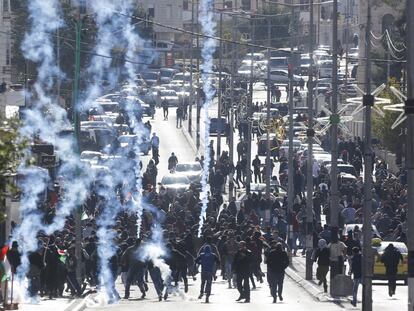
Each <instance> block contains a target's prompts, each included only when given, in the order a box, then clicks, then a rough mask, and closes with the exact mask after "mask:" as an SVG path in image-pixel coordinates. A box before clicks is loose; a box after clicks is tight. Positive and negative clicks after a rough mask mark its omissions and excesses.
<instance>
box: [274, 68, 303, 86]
mask: <svg viewBox="0 0 414 311" xmlns="http://www.w3.org/2000/svg"><path fill="white" fill-rule="evenodd" d="M292 79H293V84H294V85H297V84H298V83H299V81H300V79H301V78H300V76H298V75H295V74H294V75H293V77H292ZM270 80H271V81H272V82H274V83H289V82H290V78H289V73H288V71H287V70H283V69H278V70H271V71H270Z"/></svg>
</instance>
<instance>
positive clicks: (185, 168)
mask: <svg viewBox="0 0 414 311" xmlns="http://www.w3.org/2000/svg"><path fill="white" fill-rule="evenodd" d="M175 171H176V172H177V173H180V174H181V175H185V176H187V178H188V179H189V180H190V181H191V182H195V183H199V182H201V176H202V174H203V168H202V167H201V164H200V163H199V162H186V163H178V164H177V165H176V166H175Z"/></svg>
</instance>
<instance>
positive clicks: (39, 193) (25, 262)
mask: <svg viewBox="0 0 414 311" xmlns="http://www.w3.org/2000/svg"><path fill="white" fill-rule="evenodd" d="M19 173H20V174H22V176H24V178H23V180H22V181H21V182H20V183H19V187H20V189H21V191H22V196H21V200H20V206H21V215H20V216H21V218H22V219H23V221H22V223H21V224H20V225H19V226H18V227H17V229H16V231H15V232H14V238H15V239H16V240H18V243H19V246H20V249H21V251H22V255H23V256H22V257H21V265H20V266H19V268H18V273H17V274H18V276H19V281H20V282H22V281H23V279H24V277H25V274H26V272H27V271H28V270H29V266H30V262H29V257H28V254H29V252H31V251H36V250H37V248H38V246H39V244H38V240H37V237H36V233H37V232H39V230H40V229H41V224H42V221H43V214H42V213H41V212H40V210H39V208H38V206H39V204H40V202H41V201H42V199H43V197H44V196H45V191H46V189H47V185H48V183H49V181H50V180H49V174H48V172H47V170H45V169H41V168H38V167H25V166H21V167H20V169H19ZM34 180H36V182H35V183H34V182H33V181H34Z"/></svg>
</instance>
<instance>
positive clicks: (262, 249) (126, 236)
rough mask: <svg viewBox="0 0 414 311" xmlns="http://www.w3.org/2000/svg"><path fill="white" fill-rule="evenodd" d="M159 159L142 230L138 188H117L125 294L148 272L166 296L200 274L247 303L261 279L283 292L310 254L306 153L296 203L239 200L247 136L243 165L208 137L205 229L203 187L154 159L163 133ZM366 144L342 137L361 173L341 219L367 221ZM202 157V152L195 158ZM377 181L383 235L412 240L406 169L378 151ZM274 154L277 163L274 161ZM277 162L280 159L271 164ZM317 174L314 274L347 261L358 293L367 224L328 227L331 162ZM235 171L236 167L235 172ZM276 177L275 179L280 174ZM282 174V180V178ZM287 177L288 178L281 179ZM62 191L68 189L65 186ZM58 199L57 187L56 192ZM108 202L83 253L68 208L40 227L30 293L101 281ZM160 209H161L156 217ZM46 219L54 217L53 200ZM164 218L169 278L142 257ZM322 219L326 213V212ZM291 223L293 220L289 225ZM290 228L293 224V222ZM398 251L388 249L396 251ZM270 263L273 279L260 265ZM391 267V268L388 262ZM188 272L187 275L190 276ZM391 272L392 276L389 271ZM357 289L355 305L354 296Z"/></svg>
mask: <svg viewBox="0 0 414 311" xmlns="http://www.w3.org/2000/svg"><path fill="white" fill-rule="evenodd" d="M327 141H329V138H327V139H326V140H324V141H323V147H324V148H325V149H326V150H329V145H328V144H327ZM151 144H152V155H153V159H152V160H150V162H149V164H148V166H147V168H146V170H145V171H143V172H144V173H143V189H144V190H143V194H142V199H143V201H144V202H145V203H146V204H149V205H152V206H154V207H155V209H156V210H157V215H156V214H155V213H154V211H153V210H145V211H144V212H143V215H142V226H141V232H140V235H139V236H140V238H137V236H138V234H137V226H136V221H137V218H136V215H134V214H132V213H130V212H128V211H129V209H128V208H127V206H128V205H129V204H131V200H132V198H131V196H130V195H129V196H128V195H123V194H122V193H121V192H122V191H120V192H119V197H118V199H119V201H120V202H119V203H120V206H122V208H121V210H120V211H119V214H118V216H117V218H116V222H115V223H114V224H113V226H112V228H110V230H113V231H114V232H115V236H116V237H115V239H114V241H113V242H114V245H115V247H116V250H117V251H116V254H115V255H114V256H113V257H112V258H111V259H110V269H111V271H112V275H113V278H114V280H117V279H119V280H121V282H122V283H123V284H124V289H125V291H124V298H125V299H128V298H129V297H130V287H131V285H137V286H138V288H139V290H140V292H141V297H142V298H144V297H145V296H146V293H147V291H148V281H149V278H151V280H152V283H153V286H154V288H155V290H156V293H157V295H158V299H159V300H160V301H161V300H162V299H164V300H166V299H168V297H169V295H170V294H171V292H173V291H177V290H180V288H181V287H180V284H181V282H182V283H183V284H184V289H183V291H184V292H187V291H188V282H189V281H191V280H194V279H195V278H196V277H198V276H197V275H198V274H199V273H200V277H201V289H200V295H199V299H201V298H203V297H204V296H205V299H206V302H209V297H210V294H211V290H212V283H213V280H216V279H217V277H221V278H223V279H224V280H226V281H227V283H228V287H229V288H233V287H234V288H236V289H237V290H238V292H239V297H238V299H237V301H242V300H244V302H250V301H251V294H250V289H251V287H252V288H253V289H254V288H255V287H256V283H257V282H260V283H263V282H265V281H266V282H267V283H268V285H269V286H270V290H271V295H272V297H273V302H277V300H278V299H279V300H280V301H282V300H283V280H284V273H285V269H286V268H287V267H288V265H289V257H288V254H292V256H298V251H299V250H302V254H304V253H305V250H306V246H305V232H306V222H307V220H306V198H305V196H304V192H305V190H306V189H305V184H306V183H305V180H306V172H307V170H306V165H307V162H306V161H303V159H302V158H301V157H300V155H297V156H296V157H295V158H294V160H293V161H294V173H293V175H292V176H293V185H294V194H295V199H294V204H293V210H292V211H290V212H289V211H288V208H287V207H288V204H287V198H286V196H285V197H281V196H280V194H279V193H274V194H271V195H266V194H264V193H261V192H260V191H259V192H253V193H249V194H247V195H245V196H244V197H243V199H242V200H240V199H236V198H232V199H230V200H227V199H226V196H224V194H225V192H226V189H227V184H228V183H233V182H235V184H236V185H237V186H238V188H242V187H245V186H246V184H245V178H246V170H247V169H249V168H248V167H250V166H249V165H248V163H247V162H246V152H247V148H246V143H245V140H240V142H239V144H238V145H237V153H238V161H237V163H236V165H235V166H234V164H233V163H232V161H231V160H230V159H229V155H228V153H227V152H225V151H224V152H223V153H222V154H221V155H220V157H218V158H217V159H215V152H214V148H213V144H212V143H211V144H210V151H211V158H210V174H209V184H210V186H211V189H210V193H209V197H208V206H207V214H206V218H205V222H204V226H203V227H202V228H201V235H200V236H198V232H199V229H200V228H199V216H200V211H201V204H200V192H199V188H198V187H189V189H188V190H186V191H184V192H178V193H171V192H170V191H167V190H166V188H165V187H164V186H163V185H162V184H159V183H158V182H157V165H158V163H159V160H158V157H159V147H160V141H159V138H158V137H157V136H156V135H155V133H154V135H153V137H152V139H151ZM362 149H363V144H362V142H361V140H360V139H359V138H355V139H354V140H348V141H346V140H341V141H340V142H339V153H338V155H339V156H340V158H341V159H342V161H343V162H344V163H349V164H352V165H353V166H354V168H355V170H356V172H357V175H358V176H357V178H355V179H343V178H341V177H340V176H339V177H338V186H339V193H340V203H339V207H340V213H339V219H338V221H339V226H340V227H341V228H342V227H343V226H344V225H346V224H361V223H362V208H363V181H362V178H361V177H359V176H360V173H361V171H362V162H363V159H362V152H361V150H362ZM196 160H197V161H199V162H200V164H201V165H203V163H204V161H205V159H204V157H201V158H197V159H196ZM278 160H279V161H280V170H279V179H280V180H281V179H282V177H283V174H284V173H285V170H286V169H287V160H286V159H283V158H280V159H278ZM374 160H375V161H374V172H375V179H374V189H373V190H372V191H373V215H372V222H373V224H375V225H376V227H377V229H378V231H379V233H380V235H381V237H382V239H384V240H390V241H398V242H404V243H406V230H407V228H406V214H407V178H406V173H405V172H404V171H403V170H401V171H400V172H399V173H398V174H396V175H394V174H392V173H390V172H388V169H387V165H386V163H385V162H384V161H382V160H379V159H377V158H375V159H374ZM178 161H179V160H178V158H177V156H176V155H175V154H174V153H172V154H171V156H170V158H169V160H168V169H171V170H173V169H174V167H175V165H176V164H177V163H178ZM272 163H273V162H272ZM252 166H253V174H254V176H255V179H256V181H257V179H258V180H259V182H260V181H261V178H260V177H259V176H260V173H261V171H260V168H261V167H263V166H262V164H261V162H260V159H259V158H258V157H257V158H255V159H254V160H253V163H252ZM272 171H274V164H273V166H272ZM312 172H313V173H312V174H313V181H314V196H313V216H314V217H313V223H314V226H313V227H314V232H313V237H314V238H313V242H314V243H313V244H314V252H313V259H314V260H315V262H317V265H318V270H317V278H318V280H319V281H320V285H323V288H324V290H325V292H326V291H327V273H328V272H329V271H331V274H338V273H343V270H344V263H345V261H346V260H347V259H348V261H349V263H350V264H349V267H350V270H349V273H352V274H353V275H354V293H355V292H356V291H357V290H358V284H359V282H360V281H361V273H362V272H361V267H360V263H361V258H360V256H361V254H360V249H361V244H362V233H361V228H359V227H358V226H355V228H354V230H353V231H350V232H345V233H342V231H341V232H340V234H339V235H335V234H332V233H331V232H330V229H329V224H330V207H329V188H330V179H329V171H328V169H327V167H325V166H324V165H319V163H318V162H316V161H315V162H314V166H313V168H312ZM233 173H234V174H235V175H234V176H233ZM273 175H274V174H272V179H277V176H273ZM281 181H282V180H281ZM281 183H282V182H281ZM61 195H62V194H61ZM57 196H58V198H59V194H58V195H57ZM103 208H104V199H103V198H102V197H100V196H99V195H98V194H97V193H94V192H92V193H91V194H90V196H89V198H88V200H87V201H86V202H85V204H84V206H83V209H84V211H85V215H87V217H86V218H84V219H83V235H82V256H81V258H77V257H76V255H75V232H74V227H75V221H74V219H73V218H71V217H69V218H68V220H67V222H66V225H65V228H64V229H63V230H61V231H59V232H56V233H55V234H54V235H52V236H45V235H42V234H41V233H39V234H38V240H39V248H38V250H37V251H36V252H32V253H31V254H30V255H29V261H30V268H29V271H28V272H27V275H26V276H27V278H28V279H29V281H30V282H29V283H30V286H29V293H30V295H32V296H36V295H40V296H48V297H50V298H54V297H60V296H62V295H63V294H64V293H65V292H69V293H70V294H71V295H73V296H80V295H82V294H83V293H84V290H85V288H86V286H87V285H89V287H90V288H91V287H92V288H93V287H95V286H98V287H99V281H98V280H99V277H98V274H99V272H100V269H101V268H100V265H101V262H100V260H99V256H98V245H99V241H98V238H97V229H98V227H97V219H99V217H100V214H101V213H102V209H103ZM159 214H161V215H162V217H160V216H159ZM48 215H49V216H48V217H47V218H46V219H45V221H47V219H49V220H50V219H53V208H52V207H51V208H50V213H48ZM160 219H162V228H163V239H162V244H163V245H165V247H166V255H165V256H164V257H163V258H162V259H163V260H164V261H165V263H166V264H167V265H168V267H169V269H170V271H171V274H170V276H169V277H168V278H165V277H164V279H163V278H162V273H161V269H160V267H159V266H158V265H157V264H156V263H155V262H154V261H153V260H151V259H142V258H140V257H139V256H137V254H138V253H140V249H142V248H143V247H145V245H146V244H147V243H149V240H150V238H151V231H152V228H153V225H155V224H156V222H158V221H159V220H160ZM323 219H325V220H326V222H323V221H322V220H323ZM289 225H291V226H289ZM289 228H290V229H289ZM397 252H398V251H396V249H395V248H394V249H392V247H391V248H390V250H389V251H388V252H386V253H384V255H383V261H384V264H385V266H386V267H387V274H388V272H389V274H390V275H395V273H396V272H395V264H397V265H398V263H399V261H400V257H399V256H400V255H401V254H400V255H398V253H397ZM20 254H21V253H20V250H19V248H18V245H17V243H16V242H13V244H12V247H10V249H9V250H8V253H7V258H8V261H9V262H10V265H11V267H12V272H14V273H16V272H17V271H18V267H19V265H20V264H21V259H20ZM390 254H391V255H390ZM264 265H266V266H267V269H266V271H267V278H265V274H264V273H263V271H262V268H263V266H264ZM79 266H80V267H81V270H82V275H83V277H82V282H79V280H78V279H77V277H76V271H77V267H79ZM388 267H389V268H388ZM188 277H190V279H188ZM391 279H392V277H391ZM389 293H390V295H393V294H395V283H393V281H391V282H390V290H389ZM355 297H356V294H354V299H353V304H356V298H355Z"/></svg>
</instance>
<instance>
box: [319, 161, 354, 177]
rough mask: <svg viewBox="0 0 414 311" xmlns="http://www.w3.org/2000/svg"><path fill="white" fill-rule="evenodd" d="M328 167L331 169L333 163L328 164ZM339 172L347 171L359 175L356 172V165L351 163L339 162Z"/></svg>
mask: <svg viewBox="0 0 414 311" xmlns="http://www.w3.org/2000/svg"><path fill="white" fill-rule="evenodd" d="M326 168H327V169H328V171H329V172H330V171H331V165H327V166H326ZM339 173H346V174H351V175H354V176H355V177H357V178H358V177H359V176H358V175H357V173H356V170H355V167H354V166H353V165H351V164H338V174H339Z"/></svg>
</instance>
